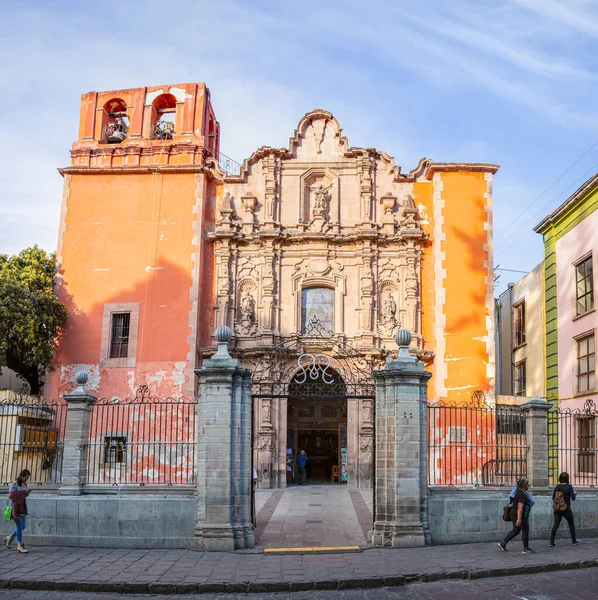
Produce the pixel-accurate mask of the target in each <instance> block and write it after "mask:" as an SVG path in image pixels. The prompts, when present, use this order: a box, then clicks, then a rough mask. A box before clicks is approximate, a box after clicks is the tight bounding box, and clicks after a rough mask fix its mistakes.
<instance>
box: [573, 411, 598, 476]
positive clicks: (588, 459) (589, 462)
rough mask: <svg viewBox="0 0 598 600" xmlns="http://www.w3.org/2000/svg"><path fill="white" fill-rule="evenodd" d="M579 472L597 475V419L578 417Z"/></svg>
mask: <svg viewBox="0 0 598 600" xmlns="http://www.w3.org/2000/svg"><path fill="white" fill-rule="evenodd" d="M577 438H578V447H579V451H578V454H577V470H578V472H579V473H596V417H593V416H579V417H577Z"/></svg>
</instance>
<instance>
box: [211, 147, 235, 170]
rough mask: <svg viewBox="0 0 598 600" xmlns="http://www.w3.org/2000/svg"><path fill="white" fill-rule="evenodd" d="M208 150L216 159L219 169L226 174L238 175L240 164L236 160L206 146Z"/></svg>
mask: <svg viewBox="0 0 598 600" xmlns="http://www.w3.org/2000/svg"><path fill="white" fill-rule="evenodd" d="M208 152H209V153H210V154H211V155H212V156H213V157H214V158H217V159H218V166H219V167H220V170H221V171H224V172H225V173H226V174H227V175H232V176H233V177H238V176H239V175H240V174H241V167H242V165H241V164H240V163H238V162H237V161H236V160H233V159H232V158H230V157H229V156H226V154H222V152H216V151H215V150H214V149H213V148H210V147H208Z"/></svg>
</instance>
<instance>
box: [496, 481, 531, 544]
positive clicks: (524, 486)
mask: <svg viewBox="0 0 598 600" xmlns="http://www.w3.org/2000/svg"><path fill="white" fill-rule="evenodd" d="M528 489H529V483H528V481H527V479H525V477H522V478H521V479H520V480H519V481H518V482H517V491H516V492H515V497H514V498H513V507H512V508H511V521H512V522H513V529H512V530H511V531H509V533H508V534H507V537H506V538H505V539H504V540H503V541H502V542H498V547H499V548H500V549H501V550H502V551H503V552H506V551H507V544H508V543H509V542H510V541H511V540H512V539H513V538H514V537H516V536H518V535H519V534H520V533H521V532H523V535H522V539H523V551H522V552H523V554H529V553H531V552H533V550H532V549H531V548H530V547H529V521H528V519H529V514H530V512H531V510H532V502H531V499H530V496H529V495H528V494H527V490H528Z"/></svg>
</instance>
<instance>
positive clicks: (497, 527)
mask: <svg viewBox="0 0 598 600" xmlns="http://www.w3.org/2000/svg"><path fill="white" fill-rule="evenodd" d="M511 489H512V488H500V489H487V488H485V489H479V488H475V489H471V488H450V489H447V488H430V490H429V497H428V520H429V525H430V533H431V535H432V544H464V543H468V542H498V541H499V540H502V539H503V538H504V537H505V535H506V534H507V532H508V531H510V530H511V527H512V525H511V524H510V523H505V522H504V521H503V520H502V512H503V507H504V506H506V504H507V501H508V497H509V492H510V491H511ZM532 495H533V497H534V500H536V504H535V506H534V508H533V509H532V512H531V517H530V540H532V541H533V540H548V539H550V530H551V529H552V523H553V516H552V515H553V513H552V488H550V489H542V490H538V489H534V490H532ZM572 508H573V515H574V517H575V528H576V530H577V536H578V537H580V538H584V537H598V489H597V490H580V491H578V492H577V500H575V502H573V507H572ZM559 539H563V540H564V539H570V537H569V527H568V525H567V522H566V521H565V520H564V519H563V520H562V521H561V526H560V528H559V531H558V534H557V540H559ZM514 542H515V543H519V544H521V535H519V537H517V538H515V540H514ZM557 543H558V542H557ZM530 545H531V544H530ZM532 548H533V546H532Z"/></svg>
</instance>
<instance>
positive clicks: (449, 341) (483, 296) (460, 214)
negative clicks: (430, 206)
mask: <svg viewBox="0 0 598 600" xmlns="http://www.w3.org/2000/svg"><path fill="white" fill-rule="evenodd" d="M442 182H443V190H442V198H443V200H444V209H443V217H444V224H443V230H444V232H445V235H446V240H445V241H443V242H442V243H441V250H442V252H444V253H445V260H444V264H443V268H444V269H445V271H446V277H445V279H444V288H445V293H446V302H445V305H444V309H443V312H444V314H445V316H446V332H445V361H446V367H447V379H446V381H445V387H446V389H447V394H448V399H450V400H454V401H464V402H466V401H470V399H471V395H472V394H473V392H474V391H475V390H482V391H483V392H485V393H488V392H490V391H491V390H490V384H491V382H490V379H489V377H488V375H487V372H486V368H487V364H488V362H489V360H490V357H489V354H488V348H487V343H486V339H487V336H489V335H491V333H492V332H491V331H490V332H489V331H488V329H487V327H488V325H487V321H486V318H487V316H488V307H487V294H488V283H487V278H486V277H487V270H488V266H487V265H485V264H484V263H485V261H488V246H489V240H488V232H487V231H486V227H485V223H486V221H487V214H486V212H485V210H484V207H485V205H486V199H485V197H484V194H485V193H486V189H487V184H486V179H485V174H484V173H483V172H482V173H476V172H473V173H472V172H470V173H467V172H456V173H442Z"/></svg>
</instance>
